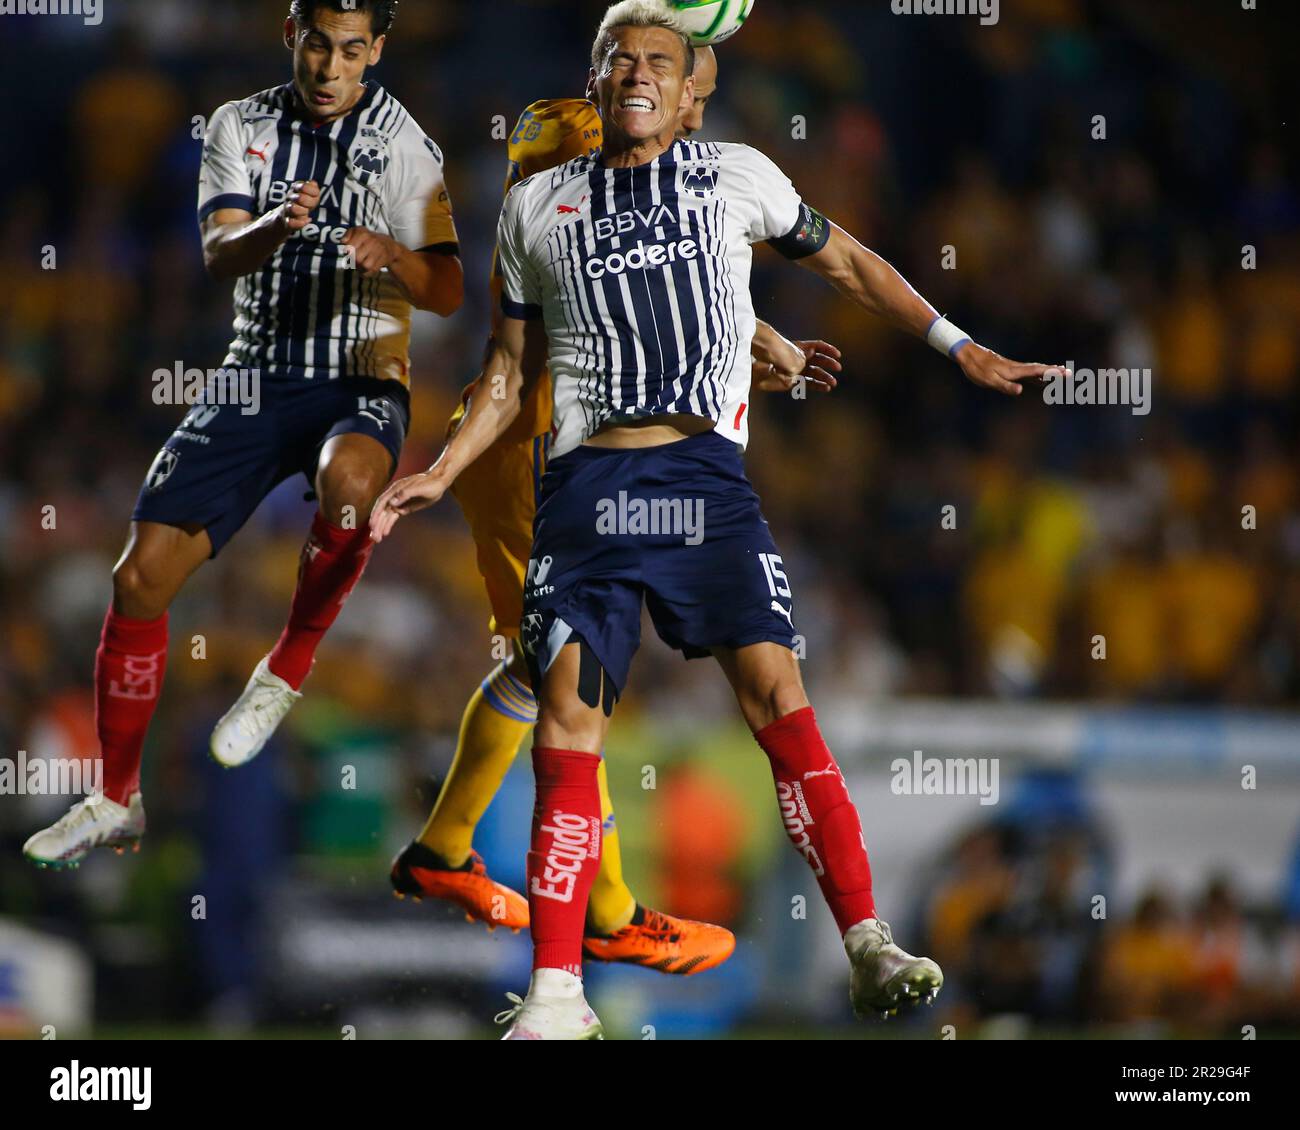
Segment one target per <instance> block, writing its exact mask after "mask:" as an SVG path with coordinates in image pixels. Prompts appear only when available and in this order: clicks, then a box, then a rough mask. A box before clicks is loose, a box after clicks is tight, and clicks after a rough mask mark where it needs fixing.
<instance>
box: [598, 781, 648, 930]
mask: <svg viewBox="0 0 1300 1130" xmlns="http://www.w3.org/2000/svg"><path fill="white" fill-rule="evenodd" d="M596 780H597V781H598V782H599V783H600V819H601V822H602V823H603V824H604V829H605V832H604V838H603V841H602V843H601V845H600V870H599V871H598V872H597V873H596V881H595V883H593V884H592V887H591V898H590V899H589V900H588V902H587V925H588V926H589V927H591V929H592V930H594V931H595V932H596V933H597V934H612V933H613V932H614V931H615V930H621V929H622V928H623V927H624V926H626V925H627V924H628V923H629V922H631V921H632V915H633V914H635V913H636V899H635V898H634V897H633V895H632V892H631V890H629V889H628V885H627V884H626V883H625V882H624V881H623V853H622V852H621V851H620V849H619V846H618V829H617V828H616V827H615V826H614V805H613V803H612V802H611V801H610V799H609V779H608V778H607V777H606V776H605V759H604V758H603V757H602V758H601V759H600V768H599V769H597V770H596Z"/></svg>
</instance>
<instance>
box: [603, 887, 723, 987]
mask: <svg viewBox="0 0 1300 1130" xmlns="http://www.w3.org/2000/svg"><path fill="white" fill-rule="evenodd" d="M735 948H736V936H735V934H733V933H732V932H731V931H730V930H724V929H723V928H722V927H721V926H714V925H712V924H711V923H708V922H692V921H691V920H690V919H689V918H674V917H673V916H672V915H671V914H664V913H662V912H660V911H658V910H647V909H646V908H645V907H643V906H640V905H638V906H637V908H636V913H635V914H633V916H632V921H631V923H629V924H628V925H627V926H624V927H623V929H621V930H616V931H615V932H614V933H612V934H607V935H605V934H588V935H587V936H586V937H585V938H583V939H582V952H583V953H584V954H586V956H587V957H590V958H593V959H595V960H596V961H622V962H626V963H628V964H629V965H642V966H644V967H645V968H646V969H657V970H659V972H660V973H676V974H678V975H679V976H682V977H688V976H690V975H691V974H692V973H703V972H704V970H706V969H712V968H713V967H714V966H716V965H721V964H722V963H723V962H724V961H726V960H727V958H729V957H730V956H731V954H732V952H733V951H734V950H735Z"/></svg>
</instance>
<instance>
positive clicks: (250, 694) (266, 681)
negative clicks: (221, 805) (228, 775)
mask: <svg viewBox="0 0 1300 1130" xmlns="http://www.w3.org/2000/svg"><path fill="white" fill-rule="evenodd" d="M269 658H270V656H264V657H263V658H262V661H261V662H260V663H259V664H258V665H257V666H256V667H254V668H253V674H252V677H251V678H250V679H249V680H248V685H247V686H246V687H245V688H244V693H243V694H241V695H240V696H239V699H238V701H236V703H235V705H234V706H232V707H231V708H230V709H229V710H227V711H226V713H225V714H224V715H223V716H222V718H221V721H220V722H218V723H217V725H216V728H215V729H214V730H213V731H212V741H211V742H209V743H208V750H209V751H210V752H211V754H212V758H213V760H214V761H216V762H217V764H218V765H224V766H225V767H226V768H227V769H234V768H235V767H236V766H239V765H247V764H248V763H249V762H250V761H252V760H253V758H255V757H256V756H257V755H258V754H259V753H261V752H262V747H263V746H264V745H266V743H267V742H268V741H269V740H270V737H271V735H272V734H274V733H275V728H276V727H277V726H278V725H279V724H280V723H281V722H282V721H283V720H284V716H285V715H286V714H288V713H289V707H291V706H292V705H293V704H294V703H295V702H297V701H298V700H299V699H300V698H302V692H301V691H296V690H294V689H293V687H291V686H289V684H288V683H286V682H285V681H284V680H283V679H282V678H280V676H279V675H273V674H272V673H271V669H270V668H269V667H268V666H267V665H266V661H267V659H269Z"/></svg>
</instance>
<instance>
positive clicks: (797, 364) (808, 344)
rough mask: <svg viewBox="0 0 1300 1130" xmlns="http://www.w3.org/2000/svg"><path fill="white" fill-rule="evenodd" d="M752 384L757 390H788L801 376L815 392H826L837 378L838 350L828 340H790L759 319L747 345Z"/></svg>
mask: <svg viewBox="0 0 1300 1130" xmlns="http://www.w3.org/2000/svg"><path fill="white" fill-rule="evenodd" d="M750 352H751V354H752V355H753V360H754V377H753V380H754V387H755V388H756V389H758V391H759V392H789V391H790V390H791V389H792V388H794V386H795V385H796V384H798V383H799V378H800V377H802V378H803V380H804V382H805V383H806V384H807V385H808V386H809V387H811V388H813V389H816V390H817V391H818V392H830V391H831V389H833V388H834V387H835V386H836V384H838V383H839V382H838V381H837V380H836V377H835V374H836V373H838V372H839V371H840V370H841V369H842V368H843V366H842V365H841V364H840V358H841V356H842V354H841V353H840V351H839V350H838V349H836V348H835V346H833V345H831V344H830V342H828V341H791V340H790V339H789V338H787V337H786V336H785V335H784V334H782V333H781V332H780V331H779V330H777V329H775V328H774V327H772V326H770V325H768V324H767V323H766V322H764V321H762V320H761V319H760V320H759V322H758V325H757V326H756V327H755V329H754V343H753V345H752V346H751V347H750Z"/></svg>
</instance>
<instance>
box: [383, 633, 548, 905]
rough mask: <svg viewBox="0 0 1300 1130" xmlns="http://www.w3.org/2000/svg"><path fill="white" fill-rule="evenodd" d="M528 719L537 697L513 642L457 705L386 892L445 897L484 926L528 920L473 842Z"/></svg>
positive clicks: (534, 713)
mask: <svg viewBox="0 0 1300 1130" xmlns="http://www.w3.org/2000/svg"><path fill="white" fill-rule="evenodd" d="M536 720H537V701H536V699H535V698H534V697H533V692H532V689H531V687H530V686H529V684H528V669H527V665H526V664H525V663H524V661H523V657H522V655H520V654H519V651H518V645H517V644H516V645H515V648H514V651H513V653H512V655H511V658H510V659H509V660H507V661H506V662H504V663H502V664H501V665H500V666H498V667H497V668H496V669H495V670H494V671H493V672H492V673H491V674H490V675H489V676H488V677H487V678H486V679H484V680H483V683H482V685H481V686H480V687H479V688H478V690H476V691H475V692H474V694H473V696H472V697H471V698H470V700H469V704H468V705H467V706H466V708H465V714H464V716H463V717H462V719H461V724H460V734H459V737H458V739H457V743H456V753H455V756H454V757H453V759H452V763H451V769H450V770H449V772H448V774H447V778H446V780H445V781H444V782H443V785H442V790H441V791H440V792H439V794H438V799H437V802H436V803H435V804H434V807H433V811H432V812H431V813H430V814H429V818H428V820H427V821H426V822H425V825H424V828H423V830H422V831H421V832H420V835H419V837H418V838H417V839H416V840H414V841H412V842H411V843H410V844H408V845H407V846H406V848H405V849H403V850H402V852H401V853H400V854H399V855H398V856H397V858H396V859H394V860H393V866H392V869H391V871H390V874H389V878H390V881H391V882H392V884H393V891H394V894H396V895H398V896H399V897H401V896H405V895H412V896H414V897H417V898H418V897H421V896H428V897H430V898H439V899H447V900H448V901H450V902H454V903H455V904H456V905H457V906H459V907H461V908H462V909H463V910H464V911H465V915H466V918H467V919H468V920H469V921H471V922H473V921H475V920H477V921H480V922H485V923H487V925H488V927H489V928H490V929H495V928H496V927H497V926H506V927H509V928H510V929H512V930H521V929H523V928H524V927H526V926H527V925H528V902H527V900H526V899H525V898H524V897H523V896H522V895H521V894H519V893H518V892H517V891H513V890H511V889H510V888H509V887H507V886H505V885H504V884H502V883H498V882H496V881H495V880H494V879H492V878H491V877H490V876H489V875H488V873H487V866H486V864H485V863H484V862H483V859H482V857H481V856H480V855H479V854H478V853H477V852H476V851H474V847H473V840H474V830H475V828H477V827H478V822H479V820H481V819H482V817H483V813H484V812H486V811H487V807H488V805H489V804H491V803H492V798H493V797H494V796H496V794H497V790H498V789H499V788H500V787H501V782H502V781H503V780H504V779H505V775H506V773H507V772H508V771H509V769H510V766H511V764H512V763H513V762H514V759H515V756H516V754H517V753H518V752H519V747H520V746H521V745H522V744H523V741H524V738H525V737H527V736H528V731H529V730H530V729H532V726H533V723H534V722H536Z"/></svg>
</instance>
